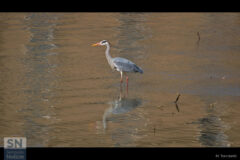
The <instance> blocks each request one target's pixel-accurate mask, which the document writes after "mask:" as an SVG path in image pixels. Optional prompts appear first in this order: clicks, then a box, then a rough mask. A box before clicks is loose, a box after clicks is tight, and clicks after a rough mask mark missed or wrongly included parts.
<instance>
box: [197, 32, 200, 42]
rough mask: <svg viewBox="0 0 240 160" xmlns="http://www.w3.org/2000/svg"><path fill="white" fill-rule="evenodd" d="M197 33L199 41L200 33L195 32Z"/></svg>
mask: <svg viewBox="0 0 240 160" xmlns="http://www.w3.org/2000/svg"><path fill="white" fill-rule="evenodd" d="M197 35H198V41H200V33H199V32H197Z"/></svg>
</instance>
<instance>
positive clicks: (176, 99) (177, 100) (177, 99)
mask: <svg viewBox="0 0 240 160" xmlns="http://www.w3.org/2000/svg"><path fill="white" fill-rule="evenodd" d="M179 97H180V94H179V93H178V96H177V98H176V100H175V102H174V103H177V102H178V99H179Z"/></svg>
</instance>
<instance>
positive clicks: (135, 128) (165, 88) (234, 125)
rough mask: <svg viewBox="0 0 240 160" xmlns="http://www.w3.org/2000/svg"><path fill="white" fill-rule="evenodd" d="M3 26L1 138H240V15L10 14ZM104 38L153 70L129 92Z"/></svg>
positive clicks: (123, 141)
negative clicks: (102, 42)
mask: <svg viewBox="0 0 240 160" xmlns="http://www.w3.org/2000/svg"><path fill="white" fill-rule="evenodd" d="M99 17H101V18H99ZM102 17H104V18H102ZM0 26H1V27H0V28H1V30H0V139H1V141H0V142H1V143H0V144H1V146H3V144H2V143H3V137H11V136H21V137H27V145H28V146H32V147H35V146H37V147H106V146H109V147H128V146H133V147H212V146H217V147H222V146H231V147H233V146H240V134H239V133H240V116H239V114H240V110H239V108H238V107H240V83H239V82H240V72H239V68H240V38H239V35H240V13H64V12H62V13H61V12H59V13H0ZM103 39H105V40H108V41H109V42H110V43H111V54H112V56H113V57H115V56H117V57H124V58H127V59H130V60H131V61H133V62H135V63H136V64H137V65H139V66H140V67H141V68H142V69H143V70H144V74H142V75H141V74H129V86H128V90H127V89H126V85H125V84H123V85H122V87H121V86H120V74H119V73H118V72H115V71H112V70H111V68H110V67H109V65H108V63H107V60H106V57H105V54H104V52H105V47H92V46H91V44H93V43H96V42H99V41H100V40H103ZM178 94H180V97H179V99H178V102H177V103H174V101H175V100H176V97H177V96H178Z"/></svg>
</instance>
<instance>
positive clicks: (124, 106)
mask: <svg viewBox="0 0 240 160" xmlns="http://www.w3.org/2000/svg"><path fill="white" fill-rule="evenodd" d="M122 88H123V87H122V85H120V95H119V98H118V99H116V100H114V101H111V102H110V103H109V104H110V107H109V108H107V109H106V110H105V112H104V114H103V128H104V130H105V129H106V128H107V119H108V118H110V117H111V116H112V115H120V114H125V113H128V112H130V111H132V110H134V109H135V108H137V107H138V106H140V105H141V104H142V101H141V100H140V99H135V98H128V88H127V87H126V90H125V92H126V94H123V91H122Z"/></svg>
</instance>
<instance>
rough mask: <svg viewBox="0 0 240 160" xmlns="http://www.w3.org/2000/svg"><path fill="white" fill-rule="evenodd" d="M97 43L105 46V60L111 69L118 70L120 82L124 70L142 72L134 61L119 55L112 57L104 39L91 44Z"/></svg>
mask: <svg viewBox="0 0 240 160" xmlns="http://www.w3.org/2000/svg"><path fill="white" fill-rule="evenodd" d="M99 45H105V46H107V48H106V51H105V54H106V58H107V61H108V63H109V65H110V67H111V68H112V69H114V70H117V71H119V72H120V74H121V82H122V76H123V74H126V72H139V73H141V74H142V73H143V70H142V69H141V68H140V67H138V66H137V65H136V64H135V63H133V62H132V61H130V60H128V59H125V58H121V57H115V58H112V57H111V55H110V52H109V50H110V45H109V43H108V42H107V41H106V40H103V41H101V42H99V43H96V44H94V45H93V46H99ZM126 79H127V84H128V77H127V78H126Z"/></svg>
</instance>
